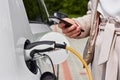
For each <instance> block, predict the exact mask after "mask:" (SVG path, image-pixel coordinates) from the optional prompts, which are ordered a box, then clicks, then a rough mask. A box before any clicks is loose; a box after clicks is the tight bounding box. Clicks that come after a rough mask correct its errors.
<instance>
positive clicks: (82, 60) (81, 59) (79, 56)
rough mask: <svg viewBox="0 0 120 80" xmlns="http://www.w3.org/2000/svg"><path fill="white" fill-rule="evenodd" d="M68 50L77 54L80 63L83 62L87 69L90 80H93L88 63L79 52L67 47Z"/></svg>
mask: <svg viewBox="0 0 120 80" xmlns="http://www.w3.org/2000/svg"><path fill="white" fill-rule="evenodd" d="M66 49H67V50H69V51H70V52H72V53H73V54H75V55H76V56H77V57H78V58H79V59H80V61H81V62H82V64H83V65H84V66H85V68H86V71H87V73H88V76H89V80H92V74H91V71H90V69H89V67H88V66H87V63H86V62H85V61H84V59H83V58H82V56H81V55H80V54H79V53H78V52H77V51H75V50H74V49H72V48H70V47H68V46H66Z"/></svg>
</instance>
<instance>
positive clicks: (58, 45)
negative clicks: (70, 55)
mask: <svg viewBox="0 0 120 80" xmlns="http://www.w3.org/2000/svg"><path fill="white" fill-rule="evenodd" d="M55 48H62V49H65V48H66V44H58V43H56V44H55Z"/></svg>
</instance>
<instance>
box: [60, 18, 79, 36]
mask: <svg viewBox="0 0 120 80" xmlns="http://www.w3.org/2000/svg"><path fill="white" fill-rule="evenodd" d="M64 20H65V21H67V22H69V23H71V24H72V26H70V27H65V24H64V23H62V22H61V23H59V24H58V26H59V27H60V28H61V29H62V32H63V33H64V34H65V35H66V36H68V37H70V38H77V36H78V35H80V34H81V26H80V25H78V24H77V23H76V22H75V21H74V20H72V19H69V18H64Z"/></svg>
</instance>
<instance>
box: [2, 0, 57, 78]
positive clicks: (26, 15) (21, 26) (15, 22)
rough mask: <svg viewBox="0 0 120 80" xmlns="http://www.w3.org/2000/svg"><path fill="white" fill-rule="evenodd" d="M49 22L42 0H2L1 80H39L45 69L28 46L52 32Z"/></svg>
mask: <svg viewBox="0 0 120 80" xmlns="http://www.w3.org/2000/svg"><path fill="white" fill-rule="evenodd" d="M26 1H28V2H29V3H26ZM33 7H35V10H36V11H34V9H33ZM35 12H36V13H35ZM30 13H33V15H31V14H30ZM33 16H34V17H33ZM50 25H51V22H50V20H49V13H48V11H47V8H46V6H45V3H44V1H43V0H32V2H31V0H0V80H40V77H41V70H42V69H41V70H40V67H39V66H37V63H36V61H35V60H33V59H29V58H28V57H29V56H30V55H29V52H27V51H26V49H28V47H27V45H28V44H30V43H34V42H37V41H38V42H39V41H40V38H41V37H42V36H43V35H45V34H47V33H49V32H51V31H52V30H51V28H50V27H49V26H50ZM52 35H53V34H52ZM49 36H50V35H49ZM53 36H54V35H53ZM58 36H59V34H58ZM42 39H43V38H42ZM43 40H44V39H43ZM41 48H43V46H42V47H41ZM27 53H28V54H27ZM27 55H28V56H27ZM42 56H43V55H42ZM43 57H44V56H43ZM49 62H50V61H48V63H49ZM48 74H49V73H48Z"/></svg>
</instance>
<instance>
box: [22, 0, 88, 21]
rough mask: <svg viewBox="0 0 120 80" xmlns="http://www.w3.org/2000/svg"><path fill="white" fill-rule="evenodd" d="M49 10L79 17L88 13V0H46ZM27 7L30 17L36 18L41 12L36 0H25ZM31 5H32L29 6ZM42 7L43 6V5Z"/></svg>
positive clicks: (50, 12) (71, 16)
mask: <svg viewBox="0 0 120 80" xmlns="http://www.w3.org/2000/svg"><path fill="white" fill-rule="evenodd" d="M44 1H45V4H46V7H47V9H48V12H49V14H50V15H52V13H53V12H57V11H59V12H63V13H65V14H67V15H68V17H70V18H73V17H78V16H82V15H84V14H86V11H87V2H88V0H44ZM24 3H25V7H26V8H27V12H28V13H27V14H29V16H28V17H29V19H33V18H35V16H37V15H38V14H39V12H38V10H37V9H38V8H37V7H36V6H35V5H36V0H24ZM28 5H31V6H28ZM41 7H42V6H41Z"/></svg>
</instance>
